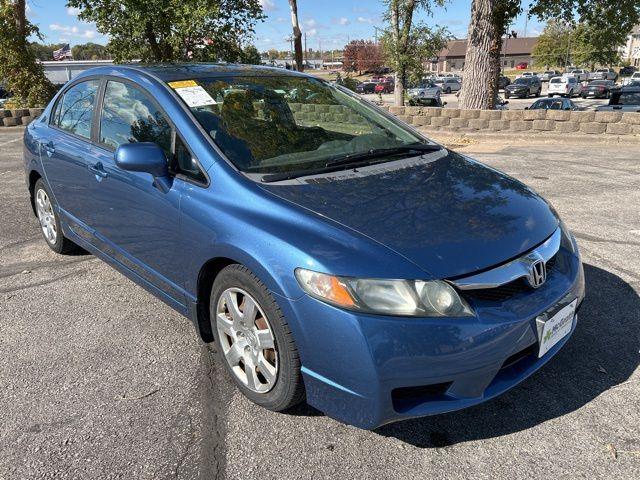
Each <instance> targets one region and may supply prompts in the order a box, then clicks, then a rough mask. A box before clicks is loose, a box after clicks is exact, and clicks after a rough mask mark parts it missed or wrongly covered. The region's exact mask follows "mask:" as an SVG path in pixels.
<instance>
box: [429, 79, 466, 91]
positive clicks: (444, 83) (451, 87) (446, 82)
mask: <svg viewBox="0 0 640 480" xmlns="http://www.w3.org/2000/svg"><path fill="white" fill-rule="evenodd" d="M433 83H434V84H436V85H437V86H438V87H440V88H441V89H442V91H443V93H451V92H457V91H458V90H460V89H461V88H462V84H461V83H460V80H458V79H457V78H455V77H450V78H438V79H436V80H435V81H434V82H433Z"/></svg>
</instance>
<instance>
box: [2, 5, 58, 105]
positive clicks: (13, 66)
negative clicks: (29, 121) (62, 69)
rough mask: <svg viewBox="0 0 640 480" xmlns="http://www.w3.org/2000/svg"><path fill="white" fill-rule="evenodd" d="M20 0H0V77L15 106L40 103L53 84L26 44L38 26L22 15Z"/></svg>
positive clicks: (36, 33)
mask: <svg viewBox="0 0 640 480" xmlns="http://www.w3.org/2000/svg"><path fill="white" fill-rule="evenodd" d="M25 8H26V5H25V1H24V0H0V79H3V80H4V81H5V82H6V87H7V90H9V91H10V92H12V93H13V97H12V99H11V105H12V106H15V107H41V106H43V105H45V104H46V103H47V102H48V101H49V100H50V99H51V97H52V96H53V93H54V87H53V85H52V84H51V82H50V81H49V80H48V79H47V77H45V75H44V70H43V68H42V65H41V64H40V63H38V62H36V56H35V53H34V51H33V50H32V49H30V48H29V43H28V42H27V38H28V37H29V36H31V35H35V36H38V37H39V38H40V35H39V32H38V28H37V27H36V26H35V25H33V24H32V23H30V22H29V21H28V20H27V18H26V11H25Z"/></svg>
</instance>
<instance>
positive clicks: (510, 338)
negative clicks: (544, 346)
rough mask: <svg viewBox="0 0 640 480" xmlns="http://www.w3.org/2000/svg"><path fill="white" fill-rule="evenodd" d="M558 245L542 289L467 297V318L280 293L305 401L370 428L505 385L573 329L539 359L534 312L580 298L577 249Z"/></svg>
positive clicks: (470, 401)
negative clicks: (356, 308) (349, 306)
mask: <svg viewBox="0 0 640 480" xmlns="http://www.w3.org/2000/svg"><path fill="white" fill-rule="evenodd" d="M560 252H562V255H560V254H559V256H558V261H557V264H556V267H554V271H553V273H551V274H550V275H549V278H548V280H547V282H546V283H545V285H544V286H543V287H541V288H539V289H538V290H531V291H527V292H523V293H520V294H516V295H514V296H513V297H511V298H509V299H507V300H504V301H501V302H499V303H496V302H489V301H481V300H479V301H477V302H473V301H472V306H473V307H474V309H475V311H476V317H471V318H445V319H440V318H402V317H385V316H378V315H367V314H359V313H354V312H349V311H346V310H342V309H338V308H335V307H333V306H330V305H328V304H325V303H323V302H320V301H318V300H315V299H313V298H311V297H308V296H303V297H302V298H300V299H297V300H286V299H282V300H283V301H282V302H281V304H282V307H283V310H284V313H285V315H286V316H287V317H288V318H290V319H295V320H294V321H292V322H290V324H291V327H292V330H293V333H294V336H295V338H296V343H297V344H298V348H299V350H300V355H301V359H302V364H303V367H302V373H303V377H304V382H305V387H306V391H307V401H308V403H309V404H310V405H312V406H314V407H316V408H318V409H319V410H321V411H322V412H324V413H325V414H327V415H328V416H330V417H332V418H335V419H337V420H340V421H342V422H345V423H349V424H352V425H355V426H358V427H360V428H367V429H373V428H376V427H378V426H380V425H383V424H385V423H390V422H393V421H397V420H401V419H406V418H412V417H418V416H425V415H433V414H439V413H444V412H449V411H453V410H458V409H461V408H465V407H469V406H471V405H475V404H478V403H481V402H484V401H486V400H488V399H490V398H493V397H495V396H496V395H499V394H501V393H503V392H505V391H506V390H508V389H510V388H512V387H513V386H515V385H516V384H518V383H519V382H521V381H522V380H524V379H525V378H527V377H528V376H529V375H531V374H532V373H534V372H535V371H536V370H537V369H538V368H540V367H541V366H542V365H544V364H545V363H546V362H547V361H548V360H549V359H550V358H551V357H553V355H554V354H555V353H556V352H557V351H558V350H559V349H560V348H562V346H563V345H564V343H566V341H567V340H568V338H569V337H570V334H569V335H567V336H566V337H565V338H563V339H562V340H561V341H560V342H559V343H558V344H556V345H555V346H554V347H553V348H552V349H551V350H549V352H547V353H546V354H545V355H544V356H543V357H542V358H538V356H537V344H538V336H537V327H536V317H537V316H539V315H541V314H542V313H545V312H548V311H550V310H552V309H554V308H556V307H557V306H558V305H563V304H564V303H569V302H570V301H572V300H574V299H576V298H577V299H578V304H580V303H581V302H582V299H583V298H584V273H583V269H582V264H581V262H580V259H579V257H578V256H576V255H573V254H571V253H569V252H568V251H566V250H564V249H561V250H560ZM576 318H577V317H576ZM576 318H574V320H573V325H572V329H571V333H573V330H574V329H575V326H576Z"/></svg>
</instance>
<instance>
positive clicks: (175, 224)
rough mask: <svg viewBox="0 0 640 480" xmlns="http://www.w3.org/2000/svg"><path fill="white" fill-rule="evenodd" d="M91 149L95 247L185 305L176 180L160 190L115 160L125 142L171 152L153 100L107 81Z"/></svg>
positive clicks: (128, 86)
mask: <svg viewBox="0 0 640 480" xmlns="http://www.w3.org/2000/svg"><path fill="white" fill-rule="evenodd" d="M97 134H98V137H97V140H98V141H97V144H96V145H94V146H93V147H92V152H91V158H92V159H94V161H95V164H94V165H93V167H94V172H95V175H94V178H93V187H92V189H91V197H92V211H91V216H90V220H89V223H90V224H91V226H92V227H93V229H94V230H95V233H94V235H95V237H96V239H97V241H98V242H99V248H100V249H101V250H103V251H104V252H105V253H106V254H108V255H109V256H111V257H112V258H113V259H115V260H116V261H117V262H119V263H121V264H122V265H124V266H126V267H127V268H129V269H130V270H132V271H133V272H135V273H136V274H137V275H138V276H140V277H141V278H142V279H144V280H145V281H147V282H149V283H151V284H153V285H154V286H155V287H157V288H158V289H159V290H161V292H162V293H163V294H165V295H166V296H167V297H169V300H172V301H174V302H178V303H179V304H180V305H184V304H185V297H184V290H183V288H182V284H183V280H184V279H183V277H182V274H181V271H182V270H181V268H180V265H179V260H178V257H179V255H177V254H176V252H177V249H178V241H179V230H180V196H181V193H180V192H181V183H180V182H178V181H176V182H174V185H173V188H171V189H170V190H169V191H168V192H166V193H163V192H161V191H160V190H158V189H157V188H156V187H155V186H154V185H153V178H152V176H151V175H150V174H147V173H140V172H129V171H125V170H122V169H120V168H119V167H118V166H117V165H116V164H115V150H116V149H117V147H118V146H119V145H122V144H123V143H128V142H154V143H156V144H158V145H159V146H160V147H162V148H163V150H165V153H166V154H167V156H168V158H169V156H170V155H171V150H172V147H171V143H172V142H171V139H172V134H173V132H172V128H171V126H170V124H169V123H168V122H167V119H166V116H165V114H164V113H163V112H162V111H161V110H160V108H159V107H158V106H157V104H156V103H155V102H154V101H153V100H151V98H150V97H148V96H147V95H146V94H145V93H143V92H142V91H141V90H140V89H139V88H138V87H136V86H134V85H132V84H130V83H128V82H120V81H115V80H108V81H107V83H106V86H105V92H104V100H103V103H102V108H101V111H100V113H99V122H98V127H97Z"/></svg>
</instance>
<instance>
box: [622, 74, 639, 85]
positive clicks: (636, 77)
mask: <svg viewBox="0 0 640 480" xmlns="http://www.w3.org/2000/svg"><path fill="white" fill-rule="evenodd" d="M638 81H640V72H633V73H632V74H631V76H630V77H627V78H625V79H624V80H622V85H629V84H631V83H633V82H638Z"/></svg>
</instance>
